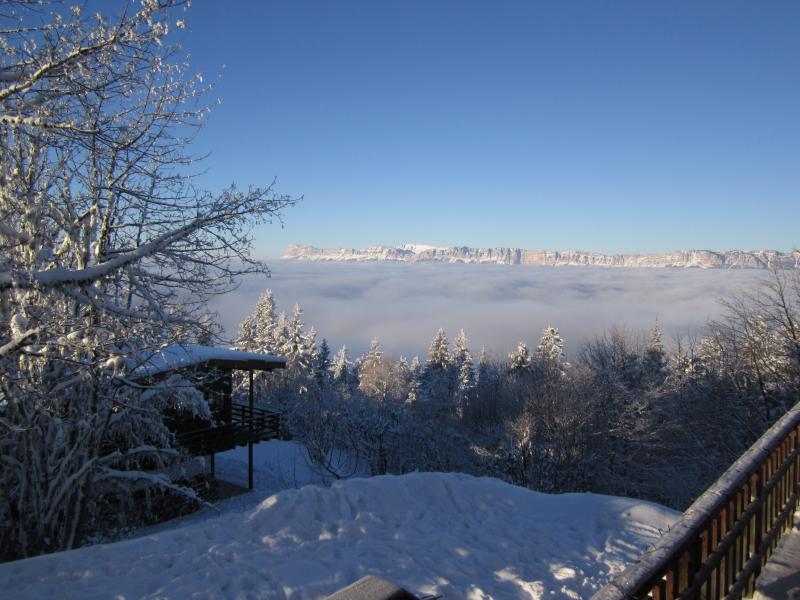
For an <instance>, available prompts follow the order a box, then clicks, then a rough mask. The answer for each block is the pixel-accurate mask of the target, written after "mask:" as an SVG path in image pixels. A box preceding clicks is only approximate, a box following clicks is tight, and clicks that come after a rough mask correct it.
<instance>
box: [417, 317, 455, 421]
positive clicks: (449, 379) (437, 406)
mask: <svg viewBox="0 0 800 600" xmlns="http://www.w3.org/2000/svg"><path fill="white" fill-rule="evenodd" d="M456 375H457V374H456V372H455V369H454V368H453V363H452V361H451V355H450V351H449V348H448V341H447V336H446V335H445V333H444V330H443V329H439V330H438V331H437V332H436V335H434V336H433V340H431V346H430V350H429V352H428V358H427V359H426V360H425V367H424V369H423V370H422V374H421V378H420V393H419V399H420V401H421V402H420V405H425V410H427V411H428V412H429V413H431V416H434V417H438V418H445V417H448V416H452V415H454V414H455V393H456Z"/></svg>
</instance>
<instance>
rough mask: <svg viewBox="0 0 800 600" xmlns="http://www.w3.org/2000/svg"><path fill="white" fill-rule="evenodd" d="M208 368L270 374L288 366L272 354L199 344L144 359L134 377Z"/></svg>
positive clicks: (175, 347) (167, 348)
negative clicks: (205, 366) (194, 368)
mask: <svg viewBox="0 0 800 600" xmlns="http://www.w3.org/2000/svg"><path fill="white" fill-rule="evenodd" d="M199 365H209V366H212V367H220V368H227V369H245V370H250V369H252V370H255V371H271V370H273V369H283V368H285V367H286V359H285V358H283V357H280V356H272V355H270V354H258V353H256V352H242V351H241V350H231V349H230V348H217V347H214V346H203V345H200V344H170V345H169V346H165V347H164V348H160V349H159V350H155V351H153V352H152V353H150V354H149V355H147V356H146V357H144V358H143V360H142V361H141V364H140V365H139V366H137V367H136V368H135V369H134V370H133V372H132V373H131V376H132V377H134V378H137V377H152V376H153V375H158V374H161V373H166V372H168V371H175V370H178V369H185V368H187V367H194V366H199Z"/></svg>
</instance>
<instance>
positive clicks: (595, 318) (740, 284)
mask: <svg viewBox="0 0 800 600" xmlns="http://www.w3.org/2000/svg"><path fill="white" fill-rule="evenodd" d="M269 266H270V269H271V270H272V277H271V278H269V279H266V278H264V277H249V278H246V279H244V280H243V281H242V285H241V286H240V287H239V289H237V290H236V291H234V292H231V293H230V294H228V295H226V296H223V297H220V298H217V299H216V300H214V301H213V303H212V308H213V309H214V310H216V311H217V312H218V313H219V318H220V322H221V323H222V325H223V327H224V328H225V330H226V332H227V334H228V336H230V337H233V336H235V334H236V331H237V329H238V324H239V323H240V322H241V320H242V319H243V318H244V317H245V316H246V315H247V314H249V313H251V312H252V311H253V309H254V307H255V303H256V300H257V299H258V296H259V294H261V293H262V292H263V291H264V290H266V289H267V288H270V289H272V291H273V293H274V295H275V300H276V302H277V305H278V309H279V310H285V311H287V312H290V311H291V310H292V307H293V305H294V304H295V303H298V304H300V306H301V308H302V309H303V311H304V315H303V317H304V322H305V323H306V326H307V327H310V326H311V325H313V326H315V327H316V329H317V331H318V333H319V337H320V338H322V337H325V338H327V339H328V342H329V344H330V345H331V347H332V348H333V349H334V350H336V349H337V348H338V347H340V346H341V345H342V344H346V345H347V347H348V349H350V351H351V356H355V355H357V354H359V353H361V352H363V351H365V350H366V349H367V348H369V344H370V341H371V340H372V338H378V340H379V341H380V342H381V345H382V346H383V348H384V350H385V351H386V352H388V353H389V354H391V355H393V356H395V357H397V356H400V355H406V356H414V355H419V356H420V358H424V356H425V354H426V353H427V350H428V345H429V343H430V340H431V338H432V337H433V335H434V333H435V332H436V330H437V329H438V328H439V327H443V328H444V330H445V332H446V333H447V335H448V337H449V338H450V339H452V338H454V337H455V336H456V335H457V333H458V330H459V329H461V328H463V329H464V330H465V332H466V334H467V337H468V338H469V346H470V348H471V349H473V352H475V353H476V354H477V352H478V351H479V350H480V349H481V347H485V348H486V350H487V351H488V352H489V353H491V354H495V355H504V354H506V353H508V352H510V351H511V350H512V349H513V348H514V347H515V346H516V344H517V342H519V341H525V342H526V343H528V345H529V346H532V347H535V346H536V343H537V342H538V340H539V338H540V336H541V332H542V329H543V328H544V327H546V326H548V325H553V326H555V327H558V328H559V330H560V332H561V334H562V336H563V337H564V338H565V340H566V350H567V355H568V356H570V355H574V353H575V352H577V350H578V349H579V347H580V346H581V345H582V344H583V343H584V342H586V341H587V340H590V339H593V338H595V337H596V336H600V335H602V334H603V333H604V332H605V331H607V330H608V329H609V328H611V327H612V326H615V325H617V326H625V327H627V328H628V329H629V330H631V331H632V332H642V333H643V334H646V333H647V331H649V329H650V328H651V327H652V325H653V323H654V322H655V320H656V319H658V321H659V323H660V325H661V327H662V329H663V330H664V334H665V342H666V343H669V341H670V339H671V338H673V337H674V336H675V335H678V334H683V333H687V332H691V333H702V329H703V327H704V325H705V324H706V323H707V321H708V319H713V318H718V317H719V316H720V315H722V314H723V312H724V308H723V307H722V305H721V304H720V299H722V298H726V297H730V296H731V295H732V294H735V293H738V292H742V291H745V290H748V289H752V288H753V287H754V286H755V285H757V284H758V281H759V280H761V279H763V278H764V277H766V276H768V274H767V273H766V272H764V271H757V270H742V271H731V270H698V269H644V268H638V269H634V268H630V269H625V268H604V267H531V266H504V265H465V264H441V263H422V264H419V263H417V264H407V263H385V262H382V263H335V262H326V263H316V262H290V261H272V262H270V263H269Z"/></svg>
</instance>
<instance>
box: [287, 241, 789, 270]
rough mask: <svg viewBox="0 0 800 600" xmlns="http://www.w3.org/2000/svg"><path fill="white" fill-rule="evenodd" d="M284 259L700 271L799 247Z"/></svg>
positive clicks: (329, 254) (295, 256) (377, 253)
mask: <svg viewBox="0 0 800 600" xmlns="http://www.w3.org/2000/svg"><path fill="white" fill-rule="evenodd" d="M281 258H282V259H284V260H314V261H320V260H336V261H378V260H389V261H404V262H430V261H436V262H449V263H458V262H460V263H490V264H499V265H547V266H603V267H675V268H700V269H767V268H771V267H772V266H777V267H778V268H781V269H800V251H796V250H795V251H793V252H777V251H775V250H754V251H751V252H745V251H741V250H730V251H725V252H712V251H711V250H676V251H675V252H668V253H663V254H599V253H597V252H583V251H579V250H570V251H567V252H558V251H551V250H524V249H522V248H469V247H467V246H452V247H449V248H442V247H436V246H423V245H416V244H407V245H403V246H369V247H367V248H363V249H361V250H357V249H353V248H334V249H321V248H315V247H314V246H289V247H288V248H287V249H286V252H285V253H284V255H283V256H282V257H281Z"/></svg>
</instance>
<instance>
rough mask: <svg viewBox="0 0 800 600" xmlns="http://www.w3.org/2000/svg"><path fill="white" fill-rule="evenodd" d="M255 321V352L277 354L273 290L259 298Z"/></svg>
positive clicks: (254, 316) (267, 291)
mask: <svg viewBox="0 0 800 600" xmlns="http://www.w3.org/2000/svg"><path fill="white" fill-rule="evenodd" d="M253 319H254V328H255V331H254V336H253V337H254V342H255V346H254V347H255V350H254V351H255V352H260V353H262V354H275V350H276V348H275V299H274V298H273V296H272V290H266V291H265V292H264V293H263V294H261V295H260V296H259V297H258V301H257V302H256V311H255V314H254V315H253Z"/></svg>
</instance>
